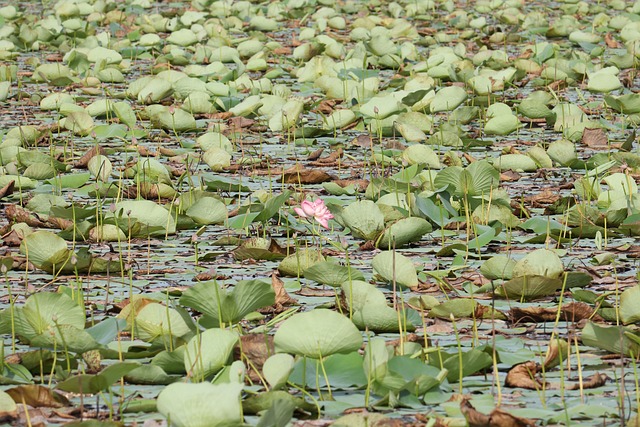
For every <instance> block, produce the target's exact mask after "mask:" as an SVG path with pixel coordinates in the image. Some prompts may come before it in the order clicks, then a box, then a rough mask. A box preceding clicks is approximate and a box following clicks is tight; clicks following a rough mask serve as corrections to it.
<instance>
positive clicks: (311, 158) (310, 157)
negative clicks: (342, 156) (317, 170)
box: [307, 148, 324, 161]
mask: <svg viewBox="0 0 640 427" xmlns="http://www.w3.org/2000/svg"><path fill="white" fill-rule="evenodd" d="M323 152H324V148H319V149H317V150H316V151H314V152H313V153H311V154H309V155H308V156H307V160H309V161H314V160H318V159H319V158H320V156H321V155H322V153H323Z"/></svg>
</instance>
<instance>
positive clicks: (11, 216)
mask: <svg viewBox="0 0 640 427" xmlns="http://www.w3.org/2000/svg"><path fill="white" fill-rule="evenodd" d="M4 212H5V215H6V217H7V219H8V220H9V222H24V223H25V224H27V225H28V226H29V227H45V224H44V222H42V221H40V220H39V219H38V218H36V217H35V216H33V215H31V213H30V212H29V211H27V210H26V209H24V208H21V207H20V206H18V205H14V204H11V205H7V207H6V208H5V211H4Z"/></svg>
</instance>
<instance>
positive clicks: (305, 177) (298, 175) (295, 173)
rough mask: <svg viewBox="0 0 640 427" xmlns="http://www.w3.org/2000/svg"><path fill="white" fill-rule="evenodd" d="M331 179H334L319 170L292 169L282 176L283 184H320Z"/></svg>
mask: <svg viewBox="0 0 640 427" xmlns="http://www.w3.org/2000/svg"><path fill="white" fill-rule="evenodd" d="M333 179H335V177H334V176H332V175H330V174H328V173H327V172H325V171H323V170H320V169H306V168H297V167H292V168H289V169H287V170H285V171H284V173H283V174H282V180H283V182H284V183H285V184H320V183H323V182H327V181H331V180H333Z"/></svg>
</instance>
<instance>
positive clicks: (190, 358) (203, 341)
mask: <svg viewBox="0 0 640 427" xmlns="http://www.w3.org/2000/svg"><path fill="white" fill-rule="evenodd" d="M237 342H238V334H236V333H235V332H232V331H228V330H226V329H217V328H215V329H207V330H206V331H204V332H202V333H200V334H198V335H196V336H194V337H193V338H191V340H190V341H189V342H188V343H187V347H186V350H185V353H184V369H185V371H186V372H187V373H188V374H190V377H192V378H194V379H196V380H199V379H203V380H204V379H206V378H207V377H210V376H211V375H213V374H215V373H217V372H218V371H219V370H220V369H222V367H223V366H224V365H226V364H227V361H228V360H229V356H230V355H231V352H232V351H233V347H235V345H236V344H237Z"/></svg>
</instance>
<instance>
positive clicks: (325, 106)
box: [317, 99, 338, 116]
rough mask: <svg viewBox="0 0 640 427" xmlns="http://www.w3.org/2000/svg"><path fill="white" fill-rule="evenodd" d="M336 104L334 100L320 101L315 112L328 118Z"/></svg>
mask: <svg viewBox="0 0 640 427" xmlns="http://www.w3.org/2000/svg"><path fill="white" fill-rule="evenodd" d="M337 103H338V101H336V100H335V99H323V100H322V101H320V104H319V105H318V108H317V110H318V111H319V112H321V113H322V114H324V115H325V116H328V115H329V114H331V113H333V110H335V106H336V104H337Z"/></svg>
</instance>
